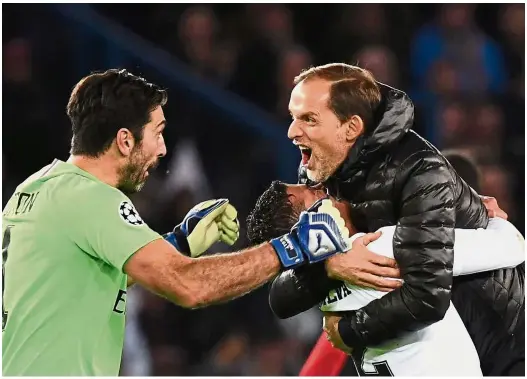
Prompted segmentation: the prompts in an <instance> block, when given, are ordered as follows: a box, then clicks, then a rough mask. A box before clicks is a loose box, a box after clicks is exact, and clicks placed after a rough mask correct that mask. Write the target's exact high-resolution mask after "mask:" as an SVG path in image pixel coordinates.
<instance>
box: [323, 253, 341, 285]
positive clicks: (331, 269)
mask: <svg viewBox="0 0 527 379" xmlns="http://www.w3.org/2000/svg"><path fill="white" fill-rule="evenodd" d="M324 265H325V267H326V275H327V276H328V278H330V279H335V280H340V278H341V275H340V272H341V270H340V264H339V254H338V253H337V254H335V255H333V256H331V257H329V258H328V259H326V260H325V261H324Z"/></svg>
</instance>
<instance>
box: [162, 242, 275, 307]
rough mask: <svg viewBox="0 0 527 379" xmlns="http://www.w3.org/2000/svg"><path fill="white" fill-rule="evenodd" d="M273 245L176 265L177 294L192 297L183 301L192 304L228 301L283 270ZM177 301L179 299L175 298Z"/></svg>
mask: <svg viewBox="0 0 527 379" xmlns="http://www.w3.org/2000/svg"><path fill="white" fill-rule="evenodd" d="M280 267H281V266H280V261H279V260H278V258H277V256H276V253H275V251H274V249H273V248H272V247H271V245H269V244H267V243H266V244H263V245H260V246H257V247H253V248H250V249H247V250H244V251H242V252H238V253H231V254H219V255H215V256H210V257H204V258H198V259H190V260H189V261H188V262H187V263H186V264H184V265H178V267H176V268H175V272H174V277H175V279H176V280H177V281H178V282H179V283H177V288H178V290H177V292H172V294H170V293H168V294H166V295H167V296H168V297H169V298H170V297H172V298H173V297H174V296H176V297H178V294H180V293H181V292H185V293H187V294H189V296H188V297H189V299H187V301H186V303H184V304H182V305H184V306H187V307H190V308H199V307H203V306H207V305H212V304H216V303H221V302H225V301H228V300H231V299H234V298H237V297H239V296H242V295H245V294H246V293H248V292H250V291H252V290H254V289H256V288H258V287H260V286H261V285H263V284H264V283H266V282H268V281H269V280H271V279H272V278H273V277H274V276H276V275H277V274H278V272H279V270H280ZM174 300H176V302H177V299H174Z"/></svg>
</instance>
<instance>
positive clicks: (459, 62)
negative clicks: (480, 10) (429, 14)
mask: <svg viewBox="0 0 527 379" xmlns="http://www.w3.org/2000/svg"><path fill="white" fill-rule="evenodd" d="M474 10H475V7H474V5H472V4H444V5H441V8H440V12H439V14H438V17H437V19H436V20H435V21H434V22H433V23H431V24H427V25H425V26H424V27H423V28H422V29H421V30H420V31H418V32H417V35H416V37H415V39H414V42H413V49H412V50H413V51H412V69H413V73H414V78H415V80H416V84H417V85H418V86H419V85H420V83H425V82H426V81H425V80H424V79H425V77H426V76H427V75H429V73H430V69H431V67H432V66H433V63H434V62H435V61H437V60H444V61H446V62H448V63H449V64H450V65H451V67H452V69H453V70H454V72H455V75H456V77H457V80H458V81H459V83H458V84H459V89H460V91H461V92H462V93H464V94H469V95H472V96H479V95H481V94H485V93H486V92H488V91H490V92H492V93H501V92H502V91H503V88H504V85H505V80H506V74H505V67H504V62H503V56H502V53H501V49H500V48H499V47H498V46H497V45H496V43H495V42H494V41H492V40H491V39H490V38H489V37H488V36H486V35H485V34H484V33H483V32H482V31H481V30H480V29H479V27H478V26H477V25H476V24H475V21H474Z"/></svg>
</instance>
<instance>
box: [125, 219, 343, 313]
mask: <svg viewBox="0 0 527 379" xmlns="http://www.w3.org/2000/svg"><path fill="white" fill-rule="evenodd" d="M209 215H210V214H209ZM206 220H208V221H207V223H205V221H206ZM213 220H214V218H210V217H208V216H205V217H203V218H202V221H203V222H204V223H203V224H202V226H203V227H202V228H201V229H202V234H203V231H206V230H207V229H209V228H208V226H209V225H210V224H211V223H213ZM340 224H342V225H344V220H340V219H338V215H337V217H336V218H334V217H333V216H331V215H330V214H327V213H315V212H309V213H308V212H302V214H301V215H300V219H299V221H298V222H297V223H296V224H295V226H294V227H293V229H292V232H291V233H289V234H286V235H283V236H280V237H278V238H275V239H273V240H271V242H270V243H266V244H263V245H260V246H258V247H255V248H251V249H248V250H245V251H243V252H239V253H232V254H224V255H218V256H213V257H206V258H198V259H191V258H188V257H186V256H183V255H181V254H179V252H178V250H177V249H176V248H175V247H174V245H173V244H172V243H171V242H168V241H173V238H171V236H170V235H168V236H167V238H166V239H165V240H156V241H153V242H150V243H148V244H146V245H144V247H142V248H141V249H139V250H138V251H137V252H136V253H135V254H133V256H132V257H131V258H129V259H128V260H127V261H126V263H125V264H123V270H124V272H126V273H127V274H128V275H130V276H131V277H132V278H133V279H134V280H136V281H137V282H139V283H141V284H143V285H144V286H146V287H148V288H150V289H151V290H153V291H154V292H156V293H158V294H160V295H162V296H165V297H167V298H169V299H170V300H172V301H174V302H176V303H177V304H180V305H182V306H185V307H190V308H195V307H200V306H205V305H210V304H214V303H218V302H222V301H227V300H230V299H233V298H235V297H238V296H241V295H243V294H246V293H247V292H249V291H252V290H253V289H255V288H257V287H259V286H260V285H262V284H263V283H265V282H267V281H268V280H269V279H271V278H272V277H273V276H275V275H276V274H277V273H278V270H279V269H280V268H281V267H285V268H296V267H299V266H300V265H302V264H303V263H304V262H305V263H307V262H310V263H316V262H320V261H324V260H325V259H326V258H328V257H329V256H331V255H333V254H335V253H337V252H342V251H344V250H345V249H347V244H346V241H345V239H344V236H343V235H342V230H341V229H340V226H339V225H340ZM190 236H192V232H191V233H190ZM315 238H316V239H317V241H315V240H314V239H315ZM322 241H325V242H322ZM191 251H192V250H191Z"/></svg>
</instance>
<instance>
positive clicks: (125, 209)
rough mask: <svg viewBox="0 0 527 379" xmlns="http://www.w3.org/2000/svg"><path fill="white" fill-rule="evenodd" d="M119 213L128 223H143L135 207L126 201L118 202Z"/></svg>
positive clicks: (136, 224) (135, 224)
mask: <svg viewBox="0 0 527 379" xmlns="http://www.w3.org/2000/svg"><path fill="white" fill-rule="evenodd" d="M119 215H120V216H121V218H122V219H123V220H124V221H126V222H127V223H129V224H130V225H134V226H138V225H143V224H144V223H145V222H144V221H143V219H142V218H141V216H139V213H138V212H137V211H136V209H135V207H134V206H133V205H132V204H131V203H129V202H128V201H122V202H121V204H119Z"/></svg>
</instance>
